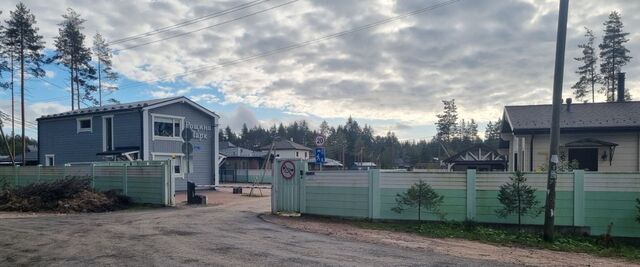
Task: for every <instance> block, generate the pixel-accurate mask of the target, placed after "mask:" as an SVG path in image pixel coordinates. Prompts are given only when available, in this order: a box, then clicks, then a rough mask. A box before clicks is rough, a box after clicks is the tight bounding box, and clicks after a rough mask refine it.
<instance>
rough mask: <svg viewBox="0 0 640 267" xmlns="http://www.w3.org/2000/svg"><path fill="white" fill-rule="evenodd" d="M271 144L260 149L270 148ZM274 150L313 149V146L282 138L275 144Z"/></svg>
mask: <svg viewBox="0 0 640 267" xmlns="http://www.w3.org/2000/svg"><path fill="white" fill-rule="evenodd" d="M269 149H271V145H266V146H262V147H261V148H260V150H267V151H268V150H269ZM273 150H307V151H311V148H308V147H306V146H303V145H301V144H298V143H296V142H293V141H290V140H280V141H276V142H275V143H274V144H273Z"/></svg>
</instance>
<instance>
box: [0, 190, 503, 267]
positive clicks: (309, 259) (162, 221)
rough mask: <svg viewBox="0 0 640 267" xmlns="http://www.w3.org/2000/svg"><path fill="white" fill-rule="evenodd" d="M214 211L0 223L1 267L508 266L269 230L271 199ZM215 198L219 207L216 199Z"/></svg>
mask: <svg viewBox="0 0 640 267" xmlns="http://www.w3.org/2000/svg"><path fill="white" fill-rule="evenodd" d="M206 193H207V194H211V197H212V198H211V199H210V203H217V204H215V205H214V204H212V205H210V206H178V207H176V208H161V209H144V210H128V211H120V212H111V213H101V214H69V215H62V216H61V215H53V214H42V215H38V216H27V217H20V216H14V217H12V218H4V219H0V266H45V265H46V266H103V265H117V266H255V265H259V266H416V265H420V266H509V265H510V264H504V263H500V262H496V261H491V260H480V259H469V258H464V257H459V256H452V255H449V254H446V253H440V252H435V251H424V250H417V249H407V248H403V247H401V246H397V245H391V244H382V243H372V242H362V241H359V240H352V239H349V238H342V237H336V236H329V235H322V234H316V233H309V232H305V231H299V230H296V229H292V228H289V227H285V226H281V225H277V224H273V223H269V222H265V221H263V220H262V219H260V218H258V215H259V214H261V213H264V212H267V211H269V209H270V199H269V198H268V197H243V196H239V195H232V194H231V193H229V192H226V193H225V192H206ZM214 198H215V199H214Z"/></svg>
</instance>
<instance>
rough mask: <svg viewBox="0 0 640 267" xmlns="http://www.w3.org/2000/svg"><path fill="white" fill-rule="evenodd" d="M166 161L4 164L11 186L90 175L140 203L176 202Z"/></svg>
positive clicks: (1, 174) (100, 186)
mask: <svg viewBox="0 0 640 267" xmlns="http://www.w3.org/2000/svg"><path fill="white" fill-rule="evenodd" d="M169 166H170V164H168V162H165V161H134V162H93V163H78V164H71V165H64V166H24V167H23V166H15V167H13V166H6V167H0V179H3V180H4V181H6V182H7V183H8V184H9V186H25V185H29V184H32V183H37V182H47V181H55V180H57V179H61V178H64V177H86V178H88V179H91V185H92V187H93V188H95V189H96V190H99V191H107V190H118V191H120V192H121V193H122V194H124V195H126V196H129V197H131V199H132V200H133V201H134V202H136V203H147V204H161V205H167V206H172V205H174V204H175V198H174V190H173V188H174V186H173V183H174V181H173V180H172V178H171V173H170V169H169V168H170V167H169Z"/></svg>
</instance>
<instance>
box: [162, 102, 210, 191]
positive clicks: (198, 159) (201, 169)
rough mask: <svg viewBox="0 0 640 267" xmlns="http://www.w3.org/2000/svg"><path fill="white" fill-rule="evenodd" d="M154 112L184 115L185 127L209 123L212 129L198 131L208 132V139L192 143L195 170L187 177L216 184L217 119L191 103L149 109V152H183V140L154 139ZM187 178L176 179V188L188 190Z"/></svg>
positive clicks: (196, 140)
mask: <svg viewBox="0 0 640 267" xmlns="http://www.w3.org/2000/svg"><path fill="white" fill-rule="evenodd" d="M152 114H163V115H169V116H179V117H184V118H185V119H184V121H185V127H186V125H187V124H193V125H208V126H210V127H211V130H210V131H196V132H200V133H205V134H207V138H206V139H202V140H198V139H194V140H192V141H191V143H192V144H193V146H194V152H193V163H192V166H193V171H192V173H189V174H187V179H188V180H191V181H194V182H195V183H196V184H199V185H211V184H214V177H213V166H214V163H213V160H214V158H213V157H212V155H213V154H214V153H213V144H214V137H215V136H214V135H215V134H216V133H215V130H214V125H215V119H214V118H213V117H211V116H209V115H208V114H206V113H204V112H202V111H200V110H198V109H196V108H194V107H192V106H191V105H189V104H184V103H175V104H171V105H167V106H163V107H159V108H154V109H150V110H149V152H150V153H152V154H153V153H176V154H179V153H182V144H183V142H182V141H167V140H153V119H152ZM186 186H187V184H186V180H183V179H176V190H186Z"/></svg>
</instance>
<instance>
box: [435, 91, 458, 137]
mask: <svg viewBox="0 0 640 267" xmlns="http://www.w3.org/2000/svg"><path fill="white" fill-rule="evenodd" d="M442 103H443V104H444V110H443V113H441V114H437V115H436V116H437V117H438V122H437V123H436V127H437V129H438V133H437V136H436V138H437V139H438V140H440V141H445V142H450V141H451V140H452V139H453V138H454V137H455V133H456V128H457V126H458V108H457V107H456V102H455V99H451V100H442Z"/></svg>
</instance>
